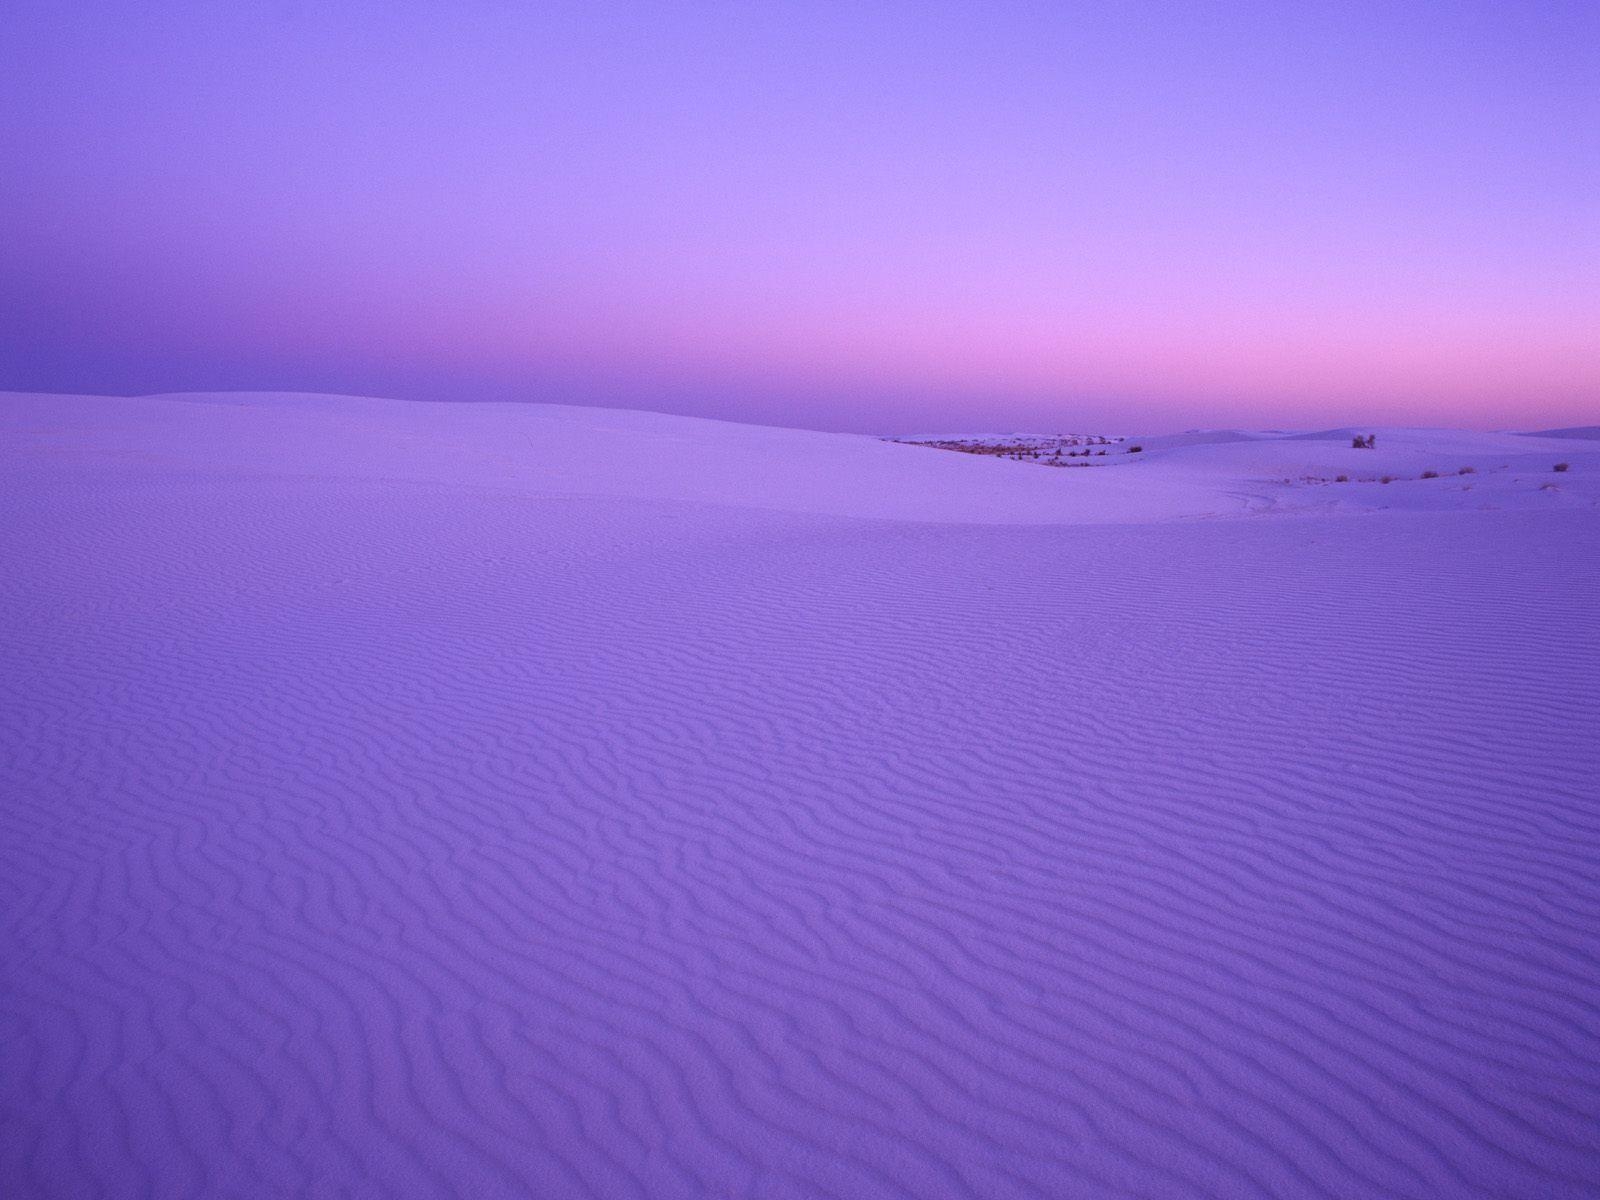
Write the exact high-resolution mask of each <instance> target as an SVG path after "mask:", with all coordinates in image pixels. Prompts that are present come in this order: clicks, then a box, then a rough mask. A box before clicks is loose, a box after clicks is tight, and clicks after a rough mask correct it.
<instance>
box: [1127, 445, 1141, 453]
mask: <svg viewBox="0 0 1600 1200" xmlns="http://www.w3.org/2000/svg"><path fill="white" fill-rule="evenodd" d="M1128 453H1129V454H1142V453H1144V447H1143V446H1129V447H1128Z"/></svg>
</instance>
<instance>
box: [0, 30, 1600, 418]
mask: <svg viewBox="0 0 1600 1200" xmlns="http://www.w3.org/2000/svg"><path fill="white" fill-rule="evenodd" d="M0 62H3V64H4V70H3V71H0V166H3V173H0V388H17V389H32V390H46V391H96V392H112V393H135V392H151V391H169V390H192V389H222V388H255V389H274V390H276V389H294V390H312V391H339V392H356V393H364V394H371V395H390V396H402V397H416V398H427V397H437V398H453V399H511V398H522V399H536V400H554V401H564V402H573V403H600V404H606V403H613V404H622V405H628V406H633V407H644V408H661V409H667V410H672V411H680V412H693V413H699V414H705V415H712V416H723V417H733V418H738V419H746V420H753V421H765V422H773V423H779V424H792V425H803V426H812V427H818V428H841V429H863V430H875V431H897V430H938V429H952V430H953V429H995V428H1019V427H1020V428H1040V429H1078V428H1089V429H1100V428H1115V429H1135V428H1142V429H1154V428H1174V427H1190V426H1199V425H1218V424H1224V425H1232V424H1237V425H1271V426H1279V427H1296V426H1317V425H1335V424H1337V425H1344V424H1351V423H1383V424H1402V423H1413V424H1457V425H1479V426H1517V427H1539V426H1549V425H1558V424H1577V423H1594V422H1596V421H1600V3H1597V2H1596V0H1584V2H1581V3H1560V2H1551V3H1539V2H1536V0H1498V2H1495V3H1475V2H1459V3H1457V2H1451V0H1438V2H1436V3H1434V2H1423V0H1409V2H1401V3H1391V4H1382V3H1316V2H1314V0H1312V2H1297V3H1283V2H1281V0H1274V2H1272V3H1260V4H1245V3H1210V4H1202V3H1195V4H1177V3H1167V4H1154V3H1103V4H1070V3H1067V2H1066V0H1055V2H1039V3H1028V4H1024V3H1007V2H1004V0H988V2H985V3H970V4H939V3H929V2H918V3H904V4H875V3H861V4H832V3H824V2H822V0H810V2H808V3H794V4H764V3H702V4H642V3H641V4H609V3H605V2H596V0H584V2H583V3H575V4H566V3H532V2H529V3H512V2H509V0H507V2H501V3H472V2H470V0H453V2H449V3H445V2H440V3H436V4H414V3H407V2H405V0H382V2H374V3H364V2H349V3H342V2H339V0H329V2H327V3H309V2H308V3H303V4H297V3H250V4H246V3H226V2H224V0H209V2H205V3H200V2H195V3H172V2H165V0H141V2H138V3H131V2H130V3H97V2H95V0H73V2H70V3H69V2H67V0H50V2H48V3H38V2H36V0H7V2H6V4H5V5H4V6H3V9H0Z"/></svg>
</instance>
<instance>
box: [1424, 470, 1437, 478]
mask: <svg viewBox="0 0 1600 1200" xmlns="http://www.w3.org/2000/svg"><path fill="white" fill-rule="evenodd" d="M1422 477H1423V478H1424V479H1437V478H1439V472H1437V471H1424V472H1423V473H1422Z"/></svg>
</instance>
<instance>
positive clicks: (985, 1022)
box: [0, 395, 1600, 1200]
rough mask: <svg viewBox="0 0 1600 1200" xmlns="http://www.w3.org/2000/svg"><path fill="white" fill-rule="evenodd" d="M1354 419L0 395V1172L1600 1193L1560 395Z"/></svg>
mask: <svg viewBox="0 0 1600 1200" xmlns="http://www.w3.org/2000/svg"><path fill="white" fill-rule="evenodd" d="M1360 432H1371V431H1370V430H1362V431H1360ZM1377 434H1378V445H1377V448H1375V449H1373V450H1370V451H1365V450H1363V451H1355V450H1351V449H1350V448H1349V437H1350V433H1349V431H1331V432H1328V433H1324V434H1315V435H1307V436H1292V435H1276V434H1275V435H1262V436H1258V437H1244V438H1240V437H1229V438H1225V439H1223V440H1217V441H1203V440H1199V439H1192V440H1189V441H1184V440H1182V438H1183V436H1185V435H1180V438H1179V439H1165V440H1164V439H1161V438H1145V439H1140V444H1142V445H1143V446H1144V447H1145V449H1144V450H1143V452H1142V453H1140V454H1138V455H1124V456H1120V457H1118V458H1116V459H1115V460H1114V461H1108V462H1107V463H1106V464H1105V465H1104V466H1094V467H1090V468H1081V469H1074V470H1052V469H1047V468H1044V467H1039V466H1035V465H1031V464H1025V463H1015V462H1006V461H999V460H995V459H992V458H984V457H977V456H970V455H963V454H956V453H950V452H944V451H939V450H933V449H928V448H924V447H916V446H902V445H893V444H890V443H885V442H881V441H877V440H875V439H871V438H864V437H851V436H845V435H831V434H817V433H804V432H797V431H792V430H777V429H761V428H753V427H747V426H740V425H733V424H726V423H718V422H710V421H696V420H689V419H685V418H678V417H667V416H660V415H654V414H647V413H631V412H610V411H601V410H586V409H574V408H559V407H544V406H530V407H518V406H502V405H448V404H437V405H430V404H402V403H397V402H388V401H376V400H354V399H348V398H333V397H280V396H254V395H251V396H242V395H241V396H216V397H204V398H199V397H186V396H185V397H162V398H147V399H139V400H128V399H108V398H89V397H70V398H69V397H59V396H21V395H12V396H6V397H0V459H3V462H0V467H3V470H4V473H5V474H4V480H5V482H4V485H3V493H0V494H3V506H4V511H3V514H0V515H3V520H0V547H3V551H4V555H5V558H4V561H5V562H6V563H8V564H9V566H10V569H9V570H8V571H7V572H6V573H5V575H4V578H3V581H0V613H3V620H0V636H3V639H4V643H3V644H4V667H5V669H4V670H3V671H0V893H3V897H4V903H3V906H0V952H3V955H4V963H5V984H4V991H3V995H0V1031H3V1043H0V1044H3V1046H4V1053H3V1054H0V1103H3V1106H4V1107H3V1112H4V1117H3V1120H0V1195H4V1196H8V1197H9V1196H19V1197H81V1196H114V1197H124V1196H128V1197H131V1196H163V1197H164V1196H227V1197H282V1196H312V1197H322V1196H328V1197H331V1196H363V1197H368V1196H370V1197H379V1196H383V1197H396V1196H398V1197H411V1196H416V1197H446V1196H461V1197H513V1196H537V1197H596V1198H598V1197H606V1198H610V1197H651V1198H658V1197H710V1196H740V1197H744V1196H748V1197H763V1198H772V1197H824V1196H826V1197H840V1198H852V1200H853V1198H857V1197H880V1196H881V1197H919V1198H924V1197H983V1198H986V1200H987V1198H994V1197H1025V1196H1026V1197H1066V1196H1075V1197H1076V1196H1084V1197H1099V1196H1133V1197H1228V1198H1233V1197H1301V1196H1307V1197H1329V1198H1333V1197H1338V1198H1347V1197H1364V1196H1397V1197H1398V1196H1404V1197H1526V1198H1529V1200H1532V1198H1534V1197H1539V1198H1545V1197H1592V1196H1595V1195H1596V1194H1600V1119H1597V1118H1600V850H1597V846H1600V784H1597V780H1600V736H1597V731H1600V490H1597V486H1600V485H1597V481H1600V443H1596V444H1589V443H1587V442H1586V441H1585V440H1583V439H1579V438H1571V437H1561V438H1557V437H1545V436H1524V435H1514V434H1470V433H1452V432H1448V431H1420V430H1418V431H1407V430H1381V429H1380V430H1378V431H1377ZM1558 461H1559V462H1567V463H1569V464H1570V470H1568V471H1566V472H1562V473H1556V472H1554V471H1553V470H1552V467H1553V466H1554V464H1555V463H1556V462H1558ZM1468 466H1470V467H1472V468H1473V472H1472V473H1471V474H1468V475H1450V476H1444V475H1441V477H1439V478H1434V479H1422V478H1420V476H1421V474H1422V472H1423V471H1425V470H1436V471H1439V472H1454V471H1458V470H1459V469H1460V468H1462V467H1468ZM1339 473H1348V474H1350V475H1351V476H1352V481H1351V482H1349V483H1345V484H1334V483H1323V482H1317V480H1320V479H1323V478H1332V477H1334V476H1335V475H1337V474H1339ZM1384 474H1389V475H1392V476H1394V477H1395V478H1394V480H1393V482H1391V483H1388V484H1383V483H1379V482H1377V478H1378V477H1381V476H1382V475H1384ZM1369 476H1370V477H1373V478H1372V481H1371V482H1363V481H1362V480H1363V479H1365V478H1367V477H1369ZM1308 478H1309V479H1310V480H1311V481H1309V482H1308V481H1307V480H1308Z"/></svg>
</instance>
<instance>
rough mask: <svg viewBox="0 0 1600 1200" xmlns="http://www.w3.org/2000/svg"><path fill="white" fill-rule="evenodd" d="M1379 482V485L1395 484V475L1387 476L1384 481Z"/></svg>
mask: <svg viewBox="0 0 1600 1200" xmlns="http://www.w3.org/2000/svg"><path fill="white" fill-rule="evenodd" d="M1378 482H1379V483H1393V482H1394V476H1393V475H1385V476H1384V477H1383V478H1382V479H1380V480H1378Z"/></svg>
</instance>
